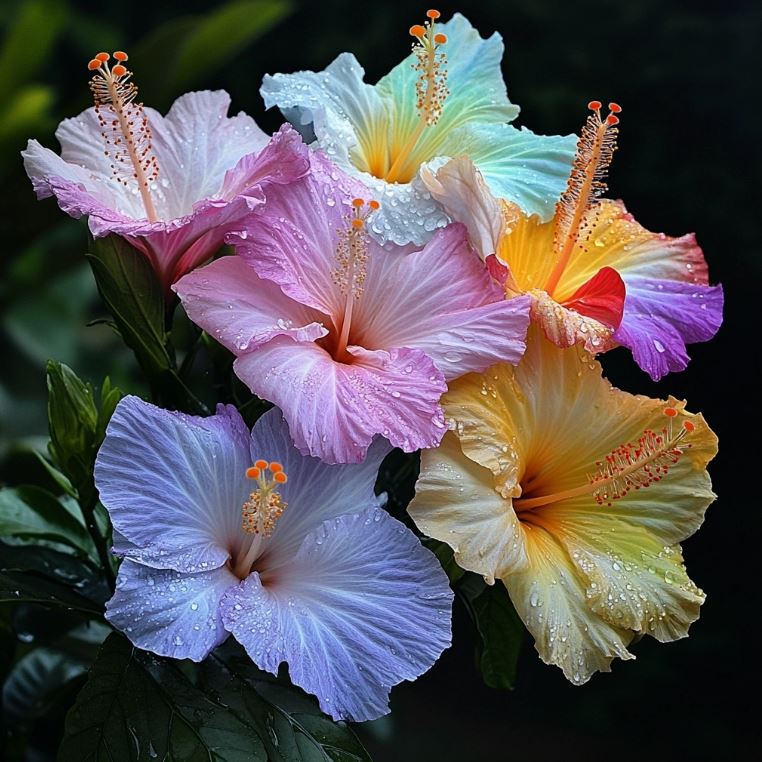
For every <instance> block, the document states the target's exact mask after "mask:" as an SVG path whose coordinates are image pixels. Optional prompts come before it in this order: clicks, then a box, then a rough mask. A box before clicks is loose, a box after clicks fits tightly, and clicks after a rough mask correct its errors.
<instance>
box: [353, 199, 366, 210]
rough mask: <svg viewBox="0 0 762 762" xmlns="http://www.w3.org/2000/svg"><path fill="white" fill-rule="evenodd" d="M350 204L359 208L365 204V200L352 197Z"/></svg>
mask: <svg viewBox="0 0 762 762" xmlns="http://www.w3.org/2000/svg"><path fill="white" fill-rule="evenodd" d="M352 206H353V207H355V209H360V207H363V206H365V202H364V201H363V200H362V199H361V198H353V199H352Z"/></svg>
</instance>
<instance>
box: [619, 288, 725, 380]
mask: <svg viewBox="0 0 762 762" xmlns="http://www.w3.org/2000/svg"><path fill="white" fill-rule="evenodd" d="M625 283H626V287H627V298H626V300H625V305H624V315H623V316H622V322H621V324H620V326H619V328H618V329H617V331H616V333H615V334H614V339H615V340H616V341H617V342H619V343H620V344H622V345H623V346H625V347H628V348H629V349H630V350H631V351H632V356H633V357H634V358H635V362H637V364H638V365H639V366H640V367H641V368H642V369H643V370H644V371H646V373H648V375H649V376H651V378H652V379H653V380H654V381H657V380H658V379H660V378H661V377H662V376H665V375H666V374H667V373H670V372H672V371H678V370H683V369H684V368H685V367H686V366H687V365H688V362H689V360H690V358H689V357H688V352H687V349H686V346H685V345H686V344H692V343H694V342H698V341H709V339H711V338H712V336H714V334H715V333H717V331H718V330H719V328H720V325H721V324H722V308H723V302H724V297H723V292H722V286H703V285H696V284H693V283H681V282H679V281H674V280H648V279H645V278H637V277H633V276H629V277H626V281H625Z"/></svg>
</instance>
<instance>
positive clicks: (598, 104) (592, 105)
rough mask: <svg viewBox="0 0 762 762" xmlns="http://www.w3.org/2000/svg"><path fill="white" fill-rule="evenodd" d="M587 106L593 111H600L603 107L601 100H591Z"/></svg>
mask: <svg viewBox="0 0 762 762" xmlns="http://www.w3.org/2000/svg"><path fill="white" fill-rule="evenodd" d="M587 107H588V108H589V109H590V110H591V111H599V110H600V108H601V102H600V101H590V103H588V104H587Z"/></svg>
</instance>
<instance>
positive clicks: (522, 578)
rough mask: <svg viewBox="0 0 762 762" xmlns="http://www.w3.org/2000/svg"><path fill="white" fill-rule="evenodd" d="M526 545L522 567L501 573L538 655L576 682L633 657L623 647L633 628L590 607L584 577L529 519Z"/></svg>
mask: <svg viewBox="0 0 762 762" xmlns="http://www.w3.org/2000/svg"><path fill="white" fill-rule="evenodd" d="M526 548H527V556H528V560H529V564H528V567H527V570H526V571H521V572H516V573H513V574H509V575H508V576H506V577H503V578H502V579H503V582H504V583H505V586H506V588H507V589H508V593H509V595H510V596H511V600H512V601H513V605H514V606H515V608H516V612H517V613H518V615H519V616H520V617H521V619H522V620H523V622H524V624H525V625H526V626H527V629H528V630H529V632H530V633H531V634H532V635H533V637H534V640H535V648H536V649H537V653H538V654H539V655H540V658H541V659H542V660H543V661H544V662H545V663H546V664H555V665H556V666H558V667H560V668H561V669H562V670H563V672H564V675H565V676H566V677H567V679H569V680H571V681H572V682H573V683H575V684H577V685H581V684H582V683H585V682H587V681H588V680H589V679H590V677H591V676H592V675H593V674H594V673H595V672H598V671H600V672H609V671H610V670H611V667H610V664H611V661H612V660H613V659H615V658H616V657H619V658H620V659H634V658H635V657H634V656H633V655H632V654H631V653H630V652H629V651H628V650H627V646H628V645H629V643H630V641H631V640H632V637H633V635H632V633H631V632H628V631H627V630H625V629H622V628H618V627H615V626H612V625H611V624H609V623H607V622H606V621H604V620H603V619H601V618H600V617H598V616H597V615H596V614H595V613H593V612H592V611H591V610H590V608H589V607H588V606H587V604H586V601H585V587H584V583H583V580H582V579H581V578H580V575H579V574H578V573H577V571H576V569H575V568H574V565H573V564H572V563H571V559H570V558H569V556H568V554H567V553H566V551H565V550H564V548H563V547H562V546H561V544H560V543H559V542H558V540H556V539H555V538H554V537H553V536H552V535H551V534H549V533H548V532H546V531H545V530H544V529H543V528H541V527H538V526H533V525H528V526H526Z"/></svg>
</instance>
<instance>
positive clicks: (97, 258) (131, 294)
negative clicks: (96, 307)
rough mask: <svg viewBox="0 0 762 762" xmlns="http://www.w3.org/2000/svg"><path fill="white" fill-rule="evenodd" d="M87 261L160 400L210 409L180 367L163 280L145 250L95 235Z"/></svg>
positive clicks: (115, 238)
mask: <svg viewBox="0 0 762 762" xmlns="http://www.w3.org/2000/svg"><path fill="white" fill-rule="evenodd" d="M87 259H88V261H89V262H90V265H91V267H92V269H93V275H94V276H95V281H96V283H97V285H98V291H99V292H100V295H101V297H102V299H103V301H104V302H105V304H106V307H108V310H109V312H110V313H111V316H112V317H113V319H114V323H115V325H116V328H117V330H118V331H119V334H120V335H121V337H122V339H123V341H124V343H125V344H126V345H127V346H128V347H129V348H130V349H131V350H132V351H133V352H134V353H135V358H136V359H137V361H138V364H139V365H140V367H141V369H142V370H143V372H144V373H145V375H146V377H147V378H148V381H149V383H150V385H151V390H152V393H153V395H154V397H155V398H156V401H158V402H160V403H164V404H169V405H172V406H176V407H179V408H181V409H184V410H191V411H193V412H196V413H208V412H209V411H208V410H207V408H206V407H205V406H204V405H203V404H202V403H201V402H200V401H199V400H197V399H196V397H195V396H194V394H193V392H192V391H191V390H190V389H189V388H188V387H187V386H186V385H185V383H184V382H183V380H182V379H181V378H180V376H179V375H178V373H177V370H176V367H175V358H174V351H173V349H172V346H171V344H170V340H169V334H168V333H167V330H166V327H165V317H166V315H165V307H166V305H165V301H164V294H163V293H162V289H161V284H160V283H159V281H158V279H157V277H156V274H155V273H154V271H153V268H152V267H151V264H150V262H149V261H148V259H147V258H146V256H145V255H144V254H142V253H141V252H139V251H138V250H137V249H135V248H133V247H132V246H130V245H129V244H128V243H127V242H126V241H125V240H124V239H122V238H120V237H119V236H116V235H110V236H107V237H106V238H98V239H94V240H92V242H91V247H90V252H89V253H88V255H87Z"/></svg>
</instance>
